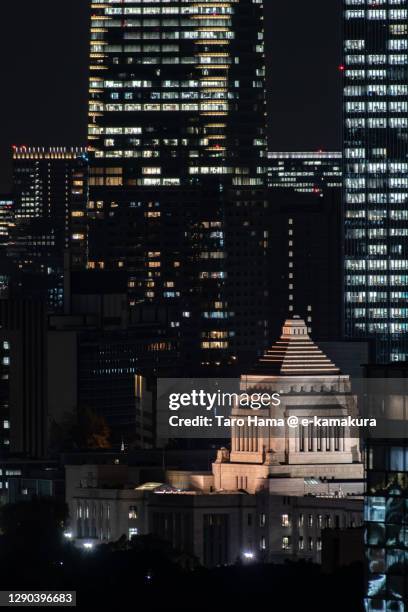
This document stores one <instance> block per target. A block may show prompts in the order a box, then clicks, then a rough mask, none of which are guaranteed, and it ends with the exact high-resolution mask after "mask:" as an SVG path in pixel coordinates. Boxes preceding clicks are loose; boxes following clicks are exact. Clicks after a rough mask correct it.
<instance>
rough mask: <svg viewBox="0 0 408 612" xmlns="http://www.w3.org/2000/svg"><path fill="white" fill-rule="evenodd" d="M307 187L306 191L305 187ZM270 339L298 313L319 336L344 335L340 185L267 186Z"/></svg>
mask: <svg viewBox="0 0 408 612" xmlns="http://www.w3.org/2000/svg"><path fill="white" fill-rule="evenodd" d="M305 191H306V190H305ZM268 202H269V210H268V233H269V237H270V245H269V250H268V261H269V266H268V283H269V292H268V293H269V308H268V313H269V317H268V318H269V322H268V328H269V342H272V341H273V340H274V339H275V338H276V337H278V336H279V334H280V331H281V321H284V320H285V319H286V318H287V317H292V316H293V315H294V314H298V315H300V316H301V317H302V319H304V320H305V321H306V322H307V326H308V329H309V332H310V333H311V334H312V335H313V337H314V338H315V339H316V340H319V341H320V340H326V341H328V340H338V339H339V338H341V337H342V318H343V317H342V314H343V313H342V296H343V291H342V278H343V276H342V266H341V259H342V228H341V223H342V222H341V220H342V212H341V190H340V189H339V188H330V189H329V188H322V189H321V190H320V189H318V190H315V191H313V190H312V189H310V190H307V192H302V193H300V192H299V191H298V190H297V189H296V187H295V186H292V188H291V189H288V188H282V187H280V188H278V187H269V189H268Z"/></svg>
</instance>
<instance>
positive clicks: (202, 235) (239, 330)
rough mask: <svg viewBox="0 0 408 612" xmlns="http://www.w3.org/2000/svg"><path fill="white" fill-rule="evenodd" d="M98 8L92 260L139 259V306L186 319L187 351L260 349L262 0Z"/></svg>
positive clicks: (134, 274) (107, 264)
mask: <svg viewBox="0 0 408 612" xmlns="http://www.w3.org/2000/svg"><path fill="white" fill-rule="evenodd" d="M91 20H92V21H91V52H90V90H89V91H90V108H89V119H90V122H89V144H90V148H91V151H92V152H93V157H94V162H93V167H92V168H91V176H90V201H89V209H88V217H89V222H90V232H89V264H88V265H89V267H90V268H92V269H101V268H102V269H110V270H115V269H124V270H126V271H127V273H128V278H129V281H128V288H129V301H130V304H131V306H132V307H133V308H134V309H137V310H138V311H140V313H141V314H140V317H141V319H143V317H144V316H159V317H162V318H165V319H166V320H167V323H168V325H170V326H171V327H173V328H176V329H178V330H180V338H181V340H182V343H183V350H184V353H185V355H186V357H187V358H188V359H195V357H198V361H199V362H200V364H209V365H213V364H221V363H224V362H225V360H227V361H228V359H231V358H233V357H236V356H237V355H240V356H242V355H244V356H246V355H249V354H251V353H253V352H256V351H257V350H258V349H259V348H261V347H262V346H263V344H264V341H265V337H266V329H265V326H266V323H265V321H266V316H265V312H264V308H265V307H264V304H266V276H265V262H266V257H265V252H266V249H267V242H268V236H267V233H266V232H265V228H264V224H263V216H264V213H265V209H266V200H265V193H264V183H265V169H264V166H265V165H266V163H265V155H266V141H265V124H266V118H265V85H264V77H265V68H264V46H263V45H264V42H263V3H262V0H240V1H238V0H228V1H223V2H217V1H208V0H184V1H180V0H151V1H149V2H147V1H146V0H144V1H142V0H125V1H123V0H103V1H101V0H93V1H92V16H91ZM146 313H150V314H146ZM152 313H153V314H152Z"/></svg>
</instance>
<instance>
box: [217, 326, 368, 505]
mask: <svg viewBox="0 0 408 612" xmlns="http://www.w3.org/2000/svg"><path fill="white" fill-rule="evenodd" d="M241 391H242V392H243V393H249V394H251V393H259V392H262V393H268V394H269V395H273V394H274V393H279V394H280V395H281V404H280V405H279V406H276V407H273V406H270V407H267V408H263V409H261V410H257V411H256V416H258V417H259V418H272V419H273V418H275V419H279V418H284V417H285V418H286V419H288V418H290V417H292V418H293V417H297V418H298V419H299V421H300V420H301V419H303V418H304V419H306V418H309V419H312V420H313V417H314V416H316V417H322V418H335V417H337V418H339V417H348V416H351V417H352V416H354V417H356V416H357V405H356V399H355V396H354V395H353V394H352V392H351V382H350V378H349V376H345V375H342V374H341V372H340V371H339V369H338V368H337V367H336V366H335V365H334V364H333V363H332V362H331V361H330V359H328V357H326V355H324V354H323V352H322V351H321V350H320V349H319V348H318V347H317V346H316V345H315V344H314V342H313V341H312V340H311V338H310V336H309V334H308V331H307V326H306V324H305V322H304V321H303V320H301V319H296V318H294V319H289V320H287V321H286V322H285V324H284V326H283V330H282V336H281V338H280V340H278V342H276V343H275V344H274V345H273V346H272V347H271V348H270V349H269V350H268V351H267V352H266V353H265V355H264V356H263V357H262V358H261V359H259V360H258V362H257V363H256V365H255V367H254V369H253V370H252V371H251V372H249V373H248V374H243V375H242V376H241ZM233 415H234V416H239V417H247V416H253V415H254V411H253V410H250V409H245V408H242V407H236V408H235V409H234V410H233ZM231 437H232V440H231V451H227V450H221V451H219V454H218V458H217V461H216V462H215V463H214V465H213V473H214V487H215V488H216V489H217V490H237V489H244V490H246V491H248V492H251V493H254V492H256V491H257V490H260V489H264V488H267V489H268V490H269V492H270V493H281V494H287V495H303V494H304V493H305V491H306V490H307V491H308V492H310V493H313V492H315V493H319V492H320V493H322V492H324V491H327V490H328V485H327V482H328V481H330V482H331V485H330V487H329V488H330V491H331V493H332V494H333V495H334V494H335V491H336V490H337V491H339V490H343V491H344V490H347V489H349V490H350V491H351V492H354V493H356V492H360V493H361V492H362V477H363V466H362V463H361V457H360V442H359V437H358V433H356V431H354V430H353V429H351V428H348V427H341V426H336V425H334V426H332V425H329V426H327V427H318V426H316V425H314V424H313V423H311V424H309V425H307V426H305V427H304V426H302V425H300V424H299V425H298V426H297V427H294V428H293V429H289V428H288V427H279V426H277V427H274V426H268V425H266V426H265V427H256V426H255V425H254V426H251V425H249V424H247V423H246V422H245V424H244V426H243V427H242V426H236V427H234V428H233V429H232V436H231Z"/></svg>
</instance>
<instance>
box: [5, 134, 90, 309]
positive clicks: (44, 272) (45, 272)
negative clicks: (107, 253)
mask: <svg viewBox="0 0 408 612" xmlns="http://www.w3.org/2000/svg"><path fill="white" fill-rule="evenodd" d="M87 179H88V156H87V151H86V149H85V148H81V147H72V148H66V147H25V146H20V147H13V183H14V197H15V209H14V227H13V228H12V232H11V238H12V241H11V242H12V244H11V246H10V253H9V254H10V258H11V259H12V260H13V264H14V267H15V269H14V271H13V273H12V276H13V279H12V285H13V287H12V292H13V295H15V296H18V297H20V296H21V295H22V296H23V297H27V296H33V295H35V296H36V297H38V298H45V299H46V300H47V302H48V306H49V308H50V309H51V310H59V309H61V308H62V304H63V276H64V259H65V263H66V257H65V255H64V254H68V253H69V254H70V265H71V267H73V268H82V267H84V266H85V264H86V253H87V236H86V234H87V232H86V226H85V221H86V216H85V212H86V199H87Z"/></svg>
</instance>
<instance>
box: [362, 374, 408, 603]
mask: <svg viewBox="0 0 408 612" xmlns="http://www.w3.org/2000/svg"><path fill="white" fill-rule="evenodd" d="M407 374H408V367H407V364H406V363H395V364H389V365H385V366H382V365H373V366H367V368H366V375H367V378H368V383H369V384H370V383H371V384H374V393H375V395H376V396H377V397H378V395H379V394H378V391H380V394H381V395H380V400H381V404H382V406H383V408H382V410H383V413H384V414H385V415H386V416H387V417H388V419H390V421H391V420H395V419H396V420H395V425H396V426H397V427H396V429H395V428H394V437H393V438H391V437H389V438H380V437H372V438H369V439H368V440H367V441H366V453H365V456H366V478H367V489H366V496H365V515H364V519H365V546H366V577H367V585H366V595H367V598H366V602H365V605H366V610H367V611H369V612H372V611H374V610H376V611H377V610H379V611H386V610H396V611H398V612H402V611H403V610H406V609H407V606H408V550H407V549H408V528H407V524H408V514H407V512H408V441H407V439H406V438H403V437H401V435H404V434H403V433H402V434H401V435H398V430H400V431H401V432H403V427H401V424H398V420H399V419H401V418H402V419H404V420H406V416H405V414H406V410H407V406H408V401H407V399H408V386H407V383H406V380H407ZM373 379H377V381H375V380H374V381H373ZM376 382H377V385H376ZM368 389H370V387H368ZM371 393H373V391H371ZM396 403H397V404H398V405H399V406H402V407H403V412H402V413H400V414H398V413H396V412H395V405H396Z"/></svg>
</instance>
